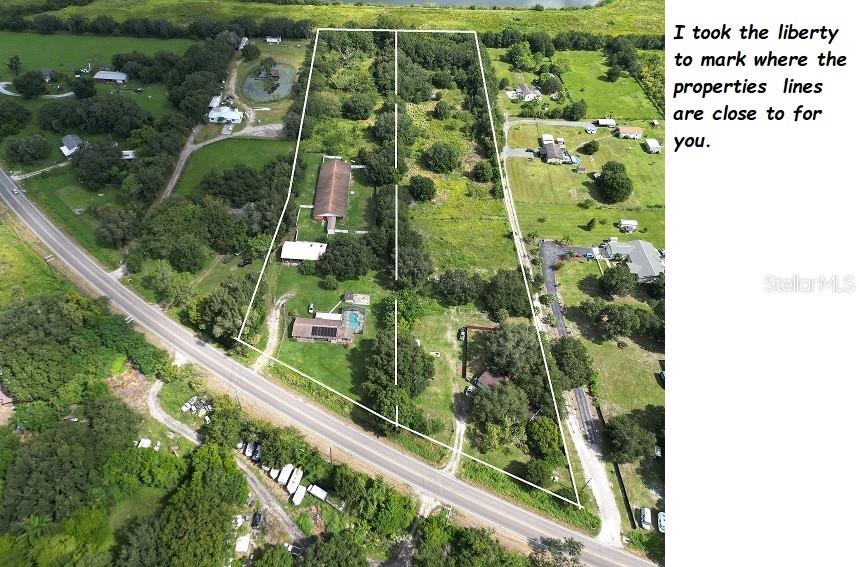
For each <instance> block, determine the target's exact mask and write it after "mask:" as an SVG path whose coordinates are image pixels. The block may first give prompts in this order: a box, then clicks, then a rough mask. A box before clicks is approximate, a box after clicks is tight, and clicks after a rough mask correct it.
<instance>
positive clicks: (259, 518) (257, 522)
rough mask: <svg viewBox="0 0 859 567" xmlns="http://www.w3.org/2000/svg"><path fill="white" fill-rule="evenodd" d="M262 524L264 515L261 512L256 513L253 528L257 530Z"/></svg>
mask: <svg viewBox="0 0 859 567" xmlns="http://www.w3.org/2000/svg"><path fill="white" fill-rule="evenodd" d="M261 523H262V514H260V513H259V512H254V517H253V519H251V528H253V529H257V528H259V526H260V524H261Z"/></svg>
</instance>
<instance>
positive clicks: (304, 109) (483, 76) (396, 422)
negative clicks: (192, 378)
mask: <svg viewBox="0 0 859 567" xmlns="http://www.w3.org/2000/svg"><path fill="white" fill-rule="evenodd" d="M320 31H339V32H342V31H347V32H349V31H351V32H356V31H358V32H390V33H394V41H395V45H396V42H397V34H398V33H399V32H404V33H451V34H471V35H473V36H474V42H475V46H476V48H477V58H478V64H479V65H480V76H481V79H482V80H483V93H484V95H485V97H486V108H487V113H488V114H489V123H490V128H491V130H492V141H493V144H494V146H495V158H496V160H497V162H498V166H499V175H500V176H501V186H502V191H503V193H504V200H505V205H506V208H507V213H508V217H509V221H510V225H511V226H510V228H511V230H513V231H514V235H513V239H514V243H515V246H516V249H517V257H518V262H519V268H520V270H521V272H522V277H523V279H524V282H525V291H526V293H527V294H528V303H529V305H530V308H531V316H532V321H533V324H534V330H535V332H536V333H537V342H538V344H539V345H540V354H541V356H542V358H543V366H544V368H545V370H546V376H547V378H548V380H549V390H550V393H551V395H552V403H553V404H554V406H555V416H556V418H557V420H558V421H557V422H558V424H560V423H561V420H560V412H559V410H558V402H557V400H556V398H555V392H554V386H553V385H552V379H551V376H550V374H549V366H548V363H547V361H546V352H545V350H544V348H543V341H542V340H541V338H540V333H539V328H538V327H537V315H536V312H535V311H534V305H533V302H532V300H531V289H530V286H529V285H528V278H527V275H526V273H525V265H524V264H523V262H522V257H521V253H520V246H522V244H521V242H520V241H519V240H517V239H516V238H517V235H516V234H515V229H514V222H513V218H514V216H515V208H513V207H512V203H511V202H510V201H512V197H511V196H510V191H509V188H508V186H507V184H506V179H505V177H504V171H503V169H502V168H501V158H500V154H499V152H498V139H497V136H496V134H495V121H494V119H493V116H492V112H491V108H492V106H491V105H490V104H489V90H488V88H487V85H486V74H485V73H484V70H483V57H482V55H481V53H480V40H479V36H478V35H477V32H476V31H464V30H397V29H372V28H356V29H352V28H318V29H317V30H316V35H315V39H314V41H313V53H312V55H311V58H310V69H309V71H308V75H307V87H306V89H305V92H304V104H303V106H302V109H301V119H300V121H299V126H298V137H297V140H296V144H295V154H294V156H293V161H292V171H291V172H290V177H289V187H288V189H287V197H286V202H285V203H284V205H283V209H282V210H281V213H280V218H279V219H278V222H277V226H276V227H275V230H274V235H273V236H272V239H271V244H270V245H269V248H268V252H267V254H266V257H265V260H264V261H263V266H262V270H261V271H260V275H259V277H258V278H257V282H256V286H255V287H254V292H253V294H252V295H251V299H250V302H249V304H248V308H247V311H246V312H245V317H244V320H243V321H242V326H241V328H240V329H239V333H238V335H237V336H236V337H235V340H236V342H238V343H240V344H242V345H244V346H246V347H248V348H250V349H251V350H253V351H255V352H257V353H259V354H260V355H262V356H265V357H266V358H269V359H270V360H272V361H274V362H275V363H277V364H280V365H281V366H283V367H284V368H287V369H289V370H291V371H292V372H295V373H296V374H298V375H299V376H302V377H303V378H306V379H308V380H310V381H312V382H313V383H314V384H316V385H318V386H320V387H322V388H324V389H326V390H328V391H330V392H331V393H333V394H335V395H337V396H339V397H340V398H343V399H344V400H347V401H349V402H351V403H352V404H354V405H356V406H357V407H360V408H361V409H363V410H365V411H367V412H370V413H371V414H373V415H375V416H377V417H379V418H380V419H383V420H385V421H386V422H388V423H391V424H392V425H394V426H395V427H397V428H400V429H404V430H406V431H409V432H410V433H413V434H415V435H417V436H418V437H420V438H422V439H425V440H427V441H430V442H431V443H435V444H436V445H439V446H441V447H444V448H446V449H448V450H449V451H452V452H454V453H458V454H460V455H462V456H464V457H466V458H468V459H471V460H472V461H475V462H478V463H480V464H483V465H485V466H487V467H489V468H491V469H493V470H495V471H497V472H500V473H502V474H504V475H505V476H508V477H510V478H512V479H514V480H518V481H519V482H522V483H524V484H526V485H528V486H531V487H532V488H536V489H538V490H540V491H542V492H544V493H546V494H550V495H552V496H554V497H555V498H558V499H559V500H562V501H564V502H567V503H568V504H572V505H574V506H576V507H578V508H583V506H582V504H581V499H580V498H579V491H578V488H577V487H576V480H575V476H574V474H573V466H572V462H571V461H570V454H569V450H568V448H567V441H566V437H565V436H564V435H563V429H561V441H562V443H563V447H564V454H565V456H566V459H567V466H568V467H569V469H570V480H571V481H572V484H573V491H574V492H575V495H576V501H575V502H573V501H572V500H570V499H569V498H566V497H564V496H561V495H560V494H558V493H556V492H553V491H551V490H549V489H546V488H543V487H542V486H539V485H537V484H534V483H533V482H531V481H529V480H527V479H525V478H522V477H520V476H517V475H514V474H512V473H510V472H507V471H505V470H504V469H501V468H499V467H496V466H495V465H492V464H490V463H488V462H486V461H484V460H482V459H480V458H478V457H475V456H473V455H469V454H468V453H465V452H463V451H462V450H461V449H456V448H455V447H451V446H450V445H447V444H446V443H442V442H441V441H438V440H436V439H433V438H432V437H430V436H428V435H426V434H424V433H421V432H420V431H417V430H414V429H412V428H410V427H408V426H405V425H401V424H400V423H399V406H397V407H396V408H395V418H396V420H391V419H390V418H389V417H387V416H384V415H382V414H380V413H379V412H377V411H375V410H373V409H370V408H369V407H367V406H365V405H364V404H362V403H361V402H359V401H357V400H353V399H352V398H350V397H349V396H346V395H345V394H341V393H340V392H338V391H337V390H335V389H334V388H331V387H330V386H328V385H326V384H323V383H322V382H320V381H319V380H317V379H316V378H313V377H312V376H310V375H308V374H305V373H304V372H302V371H300V370H298V369H297V368H294V367H292V366H289V365H288V364H286V363H285V362H283V361H281V360H279V359H277V358H275V357H273V356H271V355H269V354H266V353H264V352H263V351H261V350H260V349H258V348H257V347H255V346H254V345H251V344H249V343H248V342H246V341H244V340H242V338H241V337H242V334H243V333H244V330H245V326H246V324H247V320H248V317H249V316H250V312H251V308H252V307H253V304H254V301H255V300H256V296H257V293H258V292H259V286H260V282H261V281H262V277H263V274H264V273H265V269H266V266H267V265H268V260H269V258H270V256H271V252H272V250H273V248H274V243H275V241H276V240H277V235H278V232H279V231H280V227H281V225H282V224H283V218H284V216H285V214H286V208H287V206H288V205H289V199H290V197H291V196H292V186H293V182H294V179H295V166H296V164H297V162H298V152H299V147H300V145H301V133H302V131H303V128H304V118H305V114H306V112H307V100H308V97H309V95H310V82H311V78H312V76H313V66H314V64H315V61H316V50H317V47H318V44H319V32H320ZM394 57H395V60H396V57H397V51H396V49H395V50H394ZM394 88H395V91H396V88H397V70H396V61H395V64H394ZM395 94H396V92H395ZM394 108H395V110H394V125H395V126H394V145H395V146H396V144H397V117H398V116H397V115H398V104H397V102H396V101H395V103H394ZM394 164H395V166H396V164H397V155H396V152H395V155H394ZM394 191H395V200H394V207H395V214H397V213H398V212H399V211H398V199H397V196H398V193H397V192H398V186H397V185H394ZM398 227H399V217H398V216H397V217H395V222H394V230H395V241H394V246H395V251H394V252H395V264H394V266H395V268H394V269H395V280H396V279H397V277H398V273H397V270H398V266H399V263H398V259H397V258H396V257H397V256H398V249H397V239H396V236H397V231H398ZM397 332H398V330H397V299H396V297H395V298H394V349H395V356H394V364H395V370H394V379H395V381H396V380H397V368H396V364H397V356H396V348H397ZM395 384H396V382H395ZM559 428H560V425H559Z"/></svg>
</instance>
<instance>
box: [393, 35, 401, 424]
mask: <svg viewBox="0 0 859 567" xmlns="http://www.w3.org/2000/svg"><path fill="white" fill-rule="evenodd" d="M398 42H399V35H398V32H397V31H396V30H394V169H398V168H399V163H398V160H399V152H398V151H397V142H398V139H399V130H400V123H399V118H400V105H399V101H398V100H397V97H398V96H399V94H400V88H399V87H400V82H399V76H398V73H397V72H398V70H399V65H398V60H399V59H398V57H399V56H398V53H399V43H398ZM398 281H400V186H399V184H397V183H394V282H398ZM399 319H400V311H399V302H398V300H397V296H396V295H395V296H394V387H395V388H396V387H398V386H399V383H400V378H399V377H400V370H399V358H400V354H399V345H398V344H397V343H398V342H399V340H398V339H399V332H400V331H399V324H398V323H399ZM394 419H395V420H396V424H397V427H399V426H400V404H399V403H397V404H396V405H395V406H394Z"/></svg>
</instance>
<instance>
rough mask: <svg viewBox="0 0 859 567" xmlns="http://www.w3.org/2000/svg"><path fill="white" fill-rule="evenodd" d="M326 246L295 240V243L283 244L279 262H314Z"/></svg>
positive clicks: (322, 243) (320, 243) (319, 243)
mask: <svg viewBox="0 0 859 567" xmlns="http://www.w3.org/2000/svg"><path fill="white" fill-rule="evenodd" d="M326 248H328V245H327V244H325V243H324V242H309V241H303V240H297V241H295V242H284V243H283V248H281V250H280V261H281V262H303V261H306V260H313V261H316V260H318V259H319V257H320V256H322V254H324V253H325V249H326Z"/></svg>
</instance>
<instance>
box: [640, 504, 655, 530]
mask: <svg viewBox="0 0 859 567" xmlns="http://www.w3.org/2000/svg"><path fill="white" fill-rule="evenodd" d="M651 521H652V519H651V515H650V508H642V509H641V527H642V528H644V529H645V530H649V529H651V528H652V527H653V524H652V523H651Z"/></svg>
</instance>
